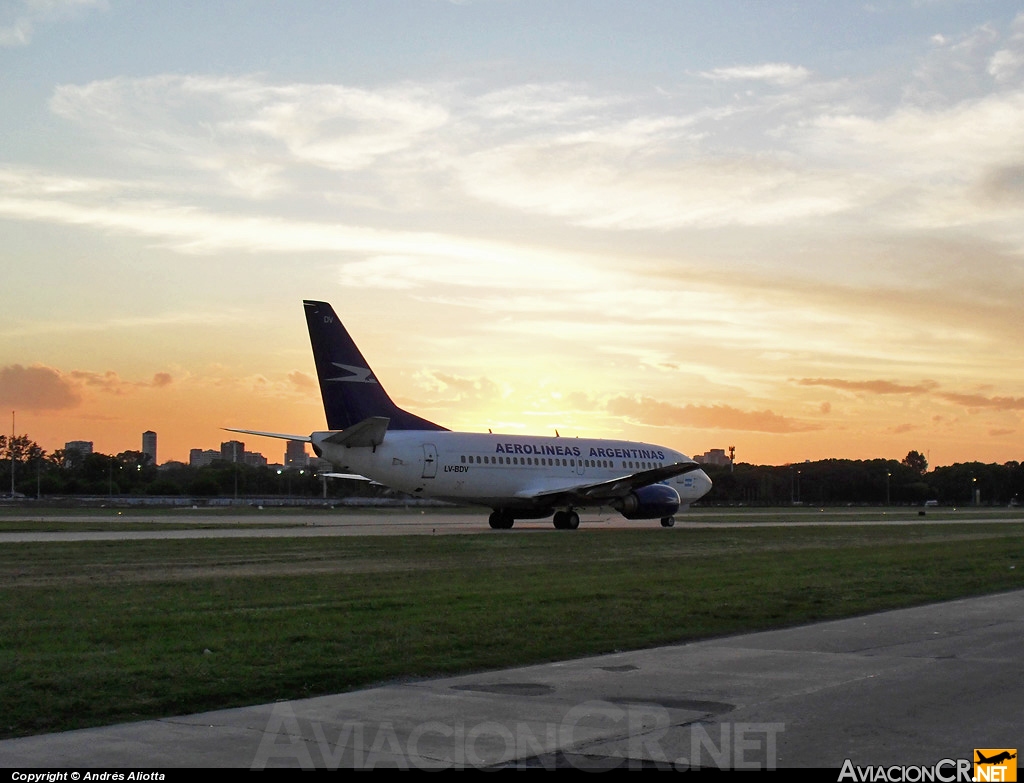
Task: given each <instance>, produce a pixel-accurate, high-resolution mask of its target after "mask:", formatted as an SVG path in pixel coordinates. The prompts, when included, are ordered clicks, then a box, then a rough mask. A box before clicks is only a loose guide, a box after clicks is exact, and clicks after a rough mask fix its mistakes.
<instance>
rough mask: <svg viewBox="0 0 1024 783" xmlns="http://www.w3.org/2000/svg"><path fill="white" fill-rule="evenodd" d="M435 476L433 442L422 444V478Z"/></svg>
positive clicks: (435, 457) (434, 449)
mask: <svg viewBox="0 0 1024 783" xmlns="http://www.w3.org/2000/svg"><path fill="white" fill-rule="evenodd" d="M435 476H437V448H436V447H435V446H434V444H433V443H424V444H423V478H434V477H435Z"/></svg>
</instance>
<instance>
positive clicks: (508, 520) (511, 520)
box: [487, 511, 516, 530]
mask: <svg viewBox="0 0 1024 783" xmlns="http://www.w3.org/2000/svg"><path fill="white" fill-rule="evenodd" d="M515 521H516V520H515V517H513V516H512V515H511V514H508V513H505V512H503V511H495V512H493V513H492V514H491V515H490V517H488V518H487V523H488V524H489V525H490V526H491V528H492V529H493V530H511V529H512V525H514V524H515Z"/></svg>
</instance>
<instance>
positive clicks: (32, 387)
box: [0, 364, 82, 411]
mask: <svg viewBox="0 0 1024 783" xmlns="http://www.w3.org/2000/svg"><path fill="white" fill-rule="evenodd" d="M81 401H82V395H81V393H80V392H79V389H78V387H77V384H76V383H74V382H73V381H72V380H69V379H68V378H67V377H66V376H64V375H62V374H61V373H60V371H58V370H55V369H53V368H51V367H43V366H41V365H35V366H32V367H23V366H22V365H20V364H10V365H7V366H6V367H3V368H2V369H0V404H2V405H4V406H12V407H14V408H16V409H18V408H20V409H24V410H35V411H46V410H66V409H68V408H74V407H76V406H77V405H79V403H81Z"/></svg>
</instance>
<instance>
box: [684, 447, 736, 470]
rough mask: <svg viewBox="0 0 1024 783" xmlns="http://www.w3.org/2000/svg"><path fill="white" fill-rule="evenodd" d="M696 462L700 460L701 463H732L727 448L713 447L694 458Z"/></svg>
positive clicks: (721, 464) (718, 464)
mask: <svg viewBox="0 0 1024 783" xmlns="http://www.w3.org/2000/svg"><path fill="white" fill-rule="evenodd" d="M693 461H694V462H699V463H700V464H701V465H717V466H722V467H724V466H726V465H728V464H729V463H730V461H731V460H730V459H729V457H728V455H727V454H726V453H725V449H711V451H709V452H707V453H706V454H698V455H696V456H695V457H694V458H693Z"/></svg>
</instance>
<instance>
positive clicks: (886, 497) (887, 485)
mask: <svg viewBox="0 0 1024 783" xmlns="http://www.w3.org/2000/svg"><path fill="white" fill-rule="evenodd" d="M891 476H892V471H888V470H887V471H885V505H887V506H888V505H889V479H890V477H891Z"/></svg>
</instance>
